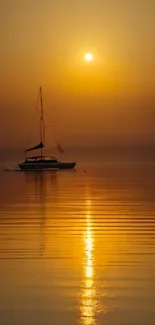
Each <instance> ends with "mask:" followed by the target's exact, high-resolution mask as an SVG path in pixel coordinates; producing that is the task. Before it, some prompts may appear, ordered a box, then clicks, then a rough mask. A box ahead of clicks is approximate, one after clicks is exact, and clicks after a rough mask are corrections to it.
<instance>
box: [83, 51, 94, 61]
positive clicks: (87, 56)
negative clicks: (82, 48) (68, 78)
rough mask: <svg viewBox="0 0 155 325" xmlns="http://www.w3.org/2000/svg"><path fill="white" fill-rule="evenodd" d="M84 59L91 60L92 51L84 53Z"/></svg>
mask: <svg viewBox="0 0 155 325" xmlns="http://www.w3.org/2000/svg"><path fill="white" fill-rule="evenodd" d="M84 59H85V61H87V62H91V61H93V59H94V58H93V54H92V53H85V55H84Z"/></svg>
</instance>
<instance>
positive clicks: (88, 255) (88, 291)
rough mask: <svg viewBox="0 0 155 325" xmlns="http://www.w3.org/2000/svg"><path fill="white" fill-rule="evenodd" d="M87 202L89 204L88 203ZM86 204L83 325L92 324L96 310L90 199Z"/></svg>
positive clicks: (82, 302)
mask: <svg viewBox="0 0 155 325" xmlns="http://www.w3.org/2000/svg"><path fill="white" fill-rule="evenodd" d="M88 203H89V204H88ZM86 205H87V207H88V210H89V212H88V213H87V216H86V218H87V220H86V231H85V233H84V248H85V258H84V267H85V271H84V277H85V280H84V287H83V290H82V295H81V321H82V324H83V325H94V324H95V314H96V312H97V304H98V303H97V300H96V290H95V287H94V281H93V277H94V266H93V251H94V238H93V232H92V224H91V213H90V207H91V200H86Z"/></svg>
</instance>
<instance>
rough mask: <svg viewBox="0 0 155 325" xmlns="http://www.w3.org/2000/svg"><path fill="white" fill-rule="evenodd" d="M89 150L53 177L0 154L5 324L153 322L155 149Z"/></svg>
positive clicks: (1, 318) (0, 319) (0, 309)
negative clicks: (20, 167)
mask: <svg viewBox="0 0 155 325" xmlns="http://www.w3.org/2000/svg"><path fill="white" fill-rule="evenodd" d="M88 151H89V152H88ZM88 151H87V150H83V151H82V150H81V151H80V150H79V152H74V153H73V155H70V157H71V156H72V157H73V159H74V158H75V159H76V160H77V161H78V164H77V168H76V171H59V172H51V171H47V172H20V171H14V169H13V167H12V166H14V165H17V162H18V160H17V158H16V157H14V159H13V158H12V156H11V158H10V159H8V155H6V156H5V157H4V152H1V154H0V159H1V161H0V168H1V170H0V324H1V325H51V324H53V325H74V324H75V325H76V324H80V325H101V324H104V325H154V324H155V150H154V149H149V150H146V149H143V148H141V150H138V149H134V150H132V149H129V150H127V149H125V150H123V149H120V150H118V149H114V150H113V149H106V150H104V149H100V150H98V151H95V152H93V151H92V150H88ZM5 154H6V153H5ZM11 159H12V160H11ZM6 167H12V170H8V171H4V170H3V169H4V168H6Z"/></svg>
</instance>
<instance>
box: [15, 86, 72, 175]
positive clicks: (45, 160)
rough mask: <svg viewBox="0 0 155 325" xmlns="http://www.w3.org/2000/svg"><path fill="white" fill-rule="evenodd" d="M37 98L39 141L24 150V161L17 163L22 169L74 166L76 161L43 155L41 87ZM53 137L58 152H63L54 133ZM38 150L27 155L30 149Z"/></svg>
mask: <svg viewBox="0 0 155 325" xmlns="http://www.w3.org/2000/svg"><path fill="white" fill-rule="evenodd" d="M39 98H40V106H41V114H40V143H39V144H37V145H36V146H34V147H31V148H29V149H26V150H25V154H26V158H25V161H24V162H21V163H20V164H18V166H19V167H20V169H22V170H25V171H27V170H46V169H48V170H49V169H54V170H56V169H73V168H74V167H75V166H76V162H61V161H59V160H58V159H57V158H55V157H46V156H45V123H44V107H43V96H42V89H41V87H40V89H39ZM54 138H55V141H56V144H57V148H58V150H59V152H61V153H63V152H64V151H63V149H62V147H61V146H60V144H59V143H58V141H57V139H56V137H55V134H54ZM35 150H40V155H38V156H32V157H28V153H29V152H30V151H35Z"/></svg>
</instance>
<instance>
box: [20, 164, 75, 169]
mask: <svg viewBox="0 0 155 325" xmlns="http://www.w3.org/2000/svg"><path fill="white" fill-rule="evenodd" d="M75 166H76V163H75V162H71V163H67V162H57V163H48V162H46V163H45V162H43V163H41V162H36V163H32V162H29V163H25V162H24V163H21V164H19V168H20V169H22V170H26V171H28V170H32V171H33V170H47V169H53V170H57V169H73V168H74V167H75Z"/></svg>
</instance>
